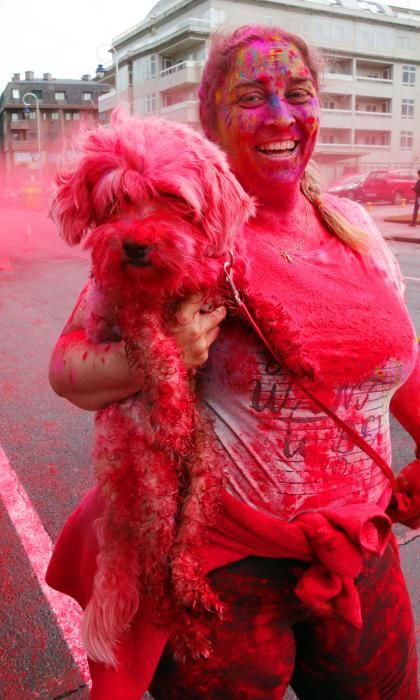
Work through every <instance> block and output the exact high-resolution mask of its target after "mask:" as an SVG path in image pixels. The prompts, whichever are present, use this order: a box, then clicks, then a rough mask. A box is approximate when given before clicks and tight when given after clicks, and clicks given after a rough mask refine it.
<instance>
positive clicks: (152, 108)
mask: <svg viewBox="0 0 420 700" xmlns="http://www.w3.org/2000/svg"><path fill="white" fill-rule="evenodd" d="M144 111H145V113H146V114H153V113H154V112H156V94H155V93H154V92H153V93H151V94H150V95H146V96H145V98H144Z"/></svg>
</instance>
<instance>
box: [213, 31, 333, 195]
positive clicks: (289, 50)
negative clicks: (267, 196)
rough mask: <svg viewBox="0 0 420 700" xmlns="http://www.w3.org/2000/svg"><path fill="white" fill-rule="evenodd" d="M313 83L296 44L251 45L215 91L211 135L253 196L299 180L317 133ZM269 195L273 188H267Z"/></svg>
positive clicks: (280, 42) (262, 43) (242, 50)
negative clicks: (213, 125) (214, 120)
mask: <svg viewBox="0 0 420 700" xmlns="http://www.w3.org/2000/svg"><path fill="white" fill-rule="evenodd" d="M319 113H320V108H319V101H318V97H317V93H316V89H315V85H314V82H313V79H312V76H311V73H310V71H309V68H308V67H307V65H306V63H305V62H304V61H303V58H302V57H301V54H300V53H299V50H298V49H297V48H296V46H294V45H292V44H290V43H287V42H285V41H284V39H281V38H279V41H278V43H270V44H268V43H265V42H259V41H255V42H253V43H251V44H249V45H247V46H245V47H243V48H241V49H240V50H239V51H238V52H237V53H236V55H235V59H234V63H233V65H232V67H231V69H230V71H229V73H228V74H227V75H226V77H225V79H224V81H223V83H222V84H221V86H220V87H219V89H218V90H217V91H216V136H217V141H218V143H219V145H220V146H221V147H222V148H223V149H224V151H225V152H226V154H227V156H228V159H229V162H230V165H231V167H232V169H233V171H234V172H235V174H236V175H237V176H238V178H239V180H240V181H241V183H242V184H243V185H244V186H245V187H246V188H247V189H248V190H249V191H251V192H253V193H254V194H257V195H258V194H260V195H261V193H263V192H264V191H265V190H267V187H270V188H273V187H274V188H276V189H277V188H278V187H279V186H281V187H283V188H284V187H288V186H289V187H290V186H292V185H296V184H297V183H299V182H300V180H301V177H302V175H303V172H304V170H305V167H306V164H307V162H308V160H309V159H310V157H311V155H312V151H313V149H314V146H315V141H316V137H317V133H318V129H319ZM271 191H272V190H271Z"/></svg>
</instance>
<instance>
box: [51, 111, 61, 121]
mask: <svg viewBox="0 0 420 700" xmlns="http://www.w3.org/2000/svg"><path fill="white" fill-rule="evenodd" d="M51 119H52V121H53V122H57V121H58V120H59V119H60V112H51Z"/></svg>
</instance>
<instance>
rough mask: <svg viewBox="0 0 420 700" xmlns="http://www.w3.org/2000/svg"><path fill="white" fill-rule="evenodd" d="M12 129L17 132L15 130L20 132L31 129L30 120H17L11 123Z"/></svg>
mask: <svg viewBox="0 0 420 700" xmlns="http://www.w3.org/2000/svg"><path fill="white" fill-rule="evenodd" d="M10 129H11V130H13V131H15V129H16V130H17V129H19V130H20V131H22V130H26V129H29V120H28V119H17V120H14V121H11V122H10Z"/></svg>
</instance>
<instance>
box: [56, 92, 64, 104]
mask: <svg viewBox="0 0 420 700" xmlns="http://www.w3.org/2000/svg"><path fill="white" fill-rule="evenodd" d="M54 97H55V99H56V100H57V101H58V102H61V101H63V100H65V99H66V93H65V92H55V93H54Z"/></svg>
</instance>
